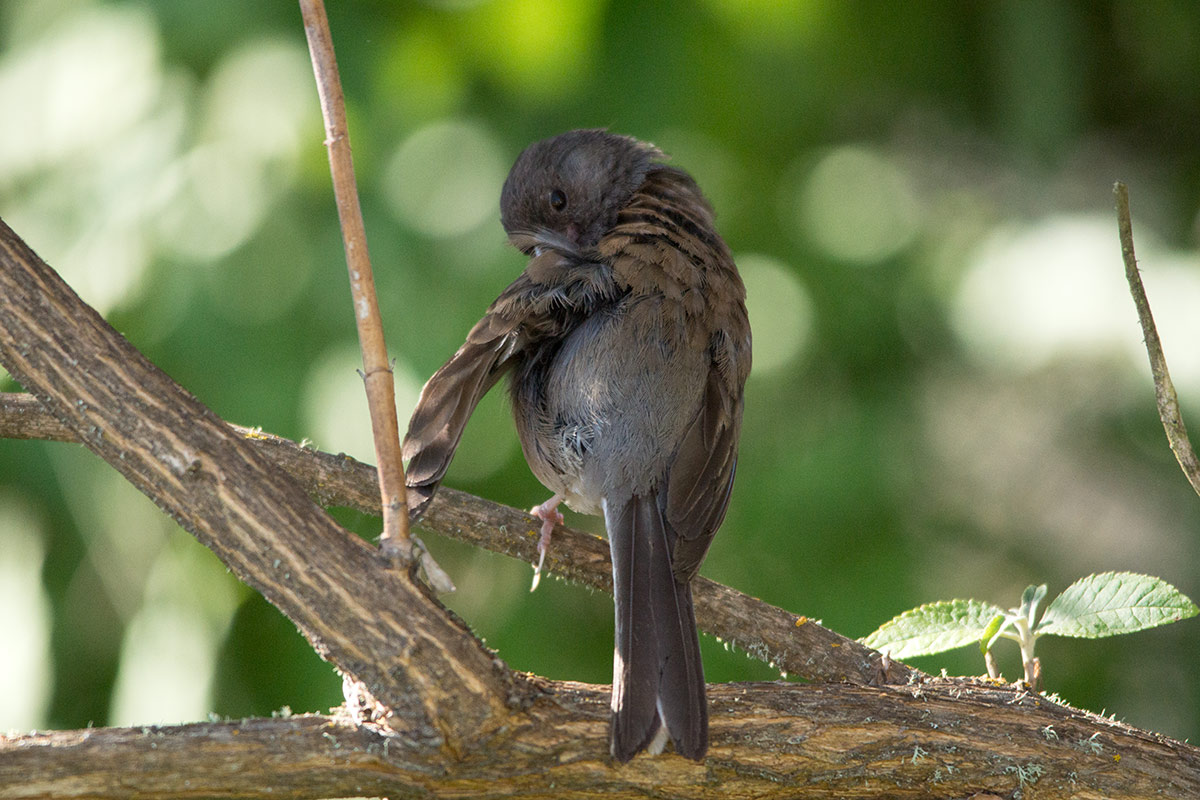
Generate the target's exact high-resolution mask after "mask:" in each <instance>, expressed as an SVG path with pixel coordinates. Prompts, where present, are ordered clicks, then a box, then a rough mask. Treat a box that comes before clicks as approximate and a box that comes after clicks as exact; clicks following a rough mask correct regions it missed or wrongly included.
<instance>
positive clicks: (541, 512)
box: [529, 495, 564, 592]
mask: <svg viewBox="0 0 1200 800" xmlns="http://www.w3.org/2000/svg"><path fill="white" fill-rule="evenodd" d="M561 502H562V497H561V496H559V495H554V497H551V498H550V499H549V500H547V501H546V502H544V503H542V504H541V505H540V506H534V507H533V508H531V509H529V513H530V514H532V515H533V516H535V517H537V518H538V519H540V520H541V521H542V535H541V536H540V537H539V538H538V544H537V550H538V563H537V566H536V567H534V568H533V585H531V586H530V587H529V591H531V592H532V591H535V590H536V589H537V587H538V584H539V583H541V581H542V565H543V564H545V563H546V551H547V550H549V549H550V536H551V535H552V534H553V533H554V526H555V525H561V524H562V523H563V520H564V517H563V515H562V512H561V511H559V510H558V504H559V503H561Z"/></svg>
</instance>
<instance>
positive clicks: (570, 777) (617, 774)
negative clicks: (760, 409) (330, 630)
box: [0, 679, 1200, 800]
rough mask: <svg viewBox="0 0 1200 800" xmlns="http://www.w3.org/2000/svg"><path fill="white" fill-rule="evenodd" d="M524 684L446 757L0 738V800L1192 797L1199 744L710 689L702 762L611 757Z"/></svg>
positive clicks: (259, 740)
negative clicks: (503, 712)
mask: <svg viewBox="0 0 1200 800" xmlns="http://www.w3.org/2000/svg"><path fill="white" fill-rule="evenodd" d="M541 688H542V689H543V690H544V691H542V692H541V693H539V694H538V695H537V696H536V697H535V698H534V700H533V702H532V704H531V705H530V707H529V709H528V711H527V713H526V714H524V715H520V716H518V717H514V718H513V720H512V723H513V724H512V725H511V726H509V727H506V728H504V729H498V730H496V731H495V733H494V735H493V736H491V737H490V738H489V739H488V740H487V742H486V746H485V747H481V748H479V749H476V750H473V751H472V752H470V753H469V754H467V755H466V757H464V758H461V759H455V758H453V757H450V756H448V754H447V753H445V752H444V751H441V750H438V749H436V748H428V747H424V746H422V745H421V744H420V743H417V742H413V741H412V740H410V739H407V738H405V737H404V736H401V735H398V734H395V733H389V732H388V731H386V730H383V729H381V728H376V727H374V726H370V725H360V724H358V723H357V722H355V721H354V720H352V719H348V718H346V717H342V716H335V717H326V716H317V715H304V716H299V717H292V718H288V719H283V718H280V719H253V720H242V721H232V722H220V723H207V724H194V725H181V726H173V727H147V728H114V729H101V730H84V731H66V732H53V733H37V734H30V735H28V736H21V737H15V738H12V739H8V740H5V739H2V738H0V800H8V799H9V798H26V797H31V796H50V797H55V798H77V797H114V798H132V797H145V796H153V797H156V798H163V799H164V800H169V799H170V798H192V797H196V796H216V797H242V798H264V800H265V798H322V797H342V796H347V795H359V796H361V795H368V796H382V795H386V796H389V797H392V798H405V797H412V798H417V797H422V798H425V797H446V798H457V797H465V796H487V797H511V796H520V797H556V798H562V797H572V796H574V797H584V796H586V797H598V796H605V797H644V796H646V795H648V794H652V795H653V796H655V797H661V798H673V797H688V798H713V799H714V800H727V798H730V797H755V798H762V799H763V800H769V799H770V798H872V797H875V798H878V797H887V798H898V799H900V798H966V797H978V796H985V795H983V793H985V792H990V793H993V794H996V795H1000V796H1004V797H1014V796H1016V794H1015V792H1016V791H1017V790H1018V789H1020V790H1022V792H1023V796H1025V797H1036V798H1038V799H1039V800H1054V799H1055V798H1098V797H1104V798H1109V799H1110V800H1123V799H1124V798H1144V797H1150V796H1154V797H1165V798H1189V800H1190V799H1191V798H1195V797H1198V796H1200V749H1197V748H1195V747H1192V746H1190V745H1185V744H1181V743H1179V742H1174V741H1171V740H1170V739H1166V738H1163V737H1158V736H1153V735H1151V734H1146V733H1143V732H1141V731H1138V730H1135V729H1133V728H1130V727H1128V726H1126V725H1122V724H1120V723H1116V722H1112V721H1109V720H1105V719H1103V718H1101V717H1097V716H1095V715H1092V714H1088V713H1086V712H1079V711H1075V710H1072V709H1069V708H1066V707H1064V706H1059V705H1056V704H1054V703H1052V702H1049V701H1048V700H1046V699H1045V698H1042V697H1040V696H1038V695H1035V694H1027V693H1023V692H1019V691H1018V690H1016V689H1014V688H1013V687H1006V686H993V685H990V684H988V683H987V682H976V683H970V684H964V683H962V682H959V681H950V680H945V679H935V680H932V681H930V682H929V683H927V684H925V685H922V686H911V687H862V686H847V685H842V686H834V685H823V686H818V685H807V686H806V685H797V684H780V683H775V684H724V685H720V686H715V687H712V691H711V694H710V697H711V701H712V703H713V716H712V745H711V747H710V749H709V757H708V759H707V760H706V761H705V763H704V764H695V763H693V762H691V761H688V760H686V759H682V758H673V757H659V758H654V757H647V758H639V759H636V760H634V761H633V762H632V763H630V764H628V765H625V766H622V767H615V766H613V765H612V764H611V762H609V760H608V759H607V755H606V753H607V748H606V746H605V742H606V741H607V726H608V708H607V705H608V697H607V694H608V692H607V690H606V688H605V687H597V686H586V685H582V684H575V683H545V684H543V685H542V686H541ZM35 776H36V777H35Z"/></svg>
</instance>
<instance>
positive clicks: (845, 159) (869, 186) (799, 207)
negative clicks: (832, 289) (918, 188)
mask: <svg viewBox="0 0 1200 800" xmlns="http://www.w3.org/2000/svg"><path fill="white" fill-rule="evenodd" d="M805 173H806V174H804V175H803V179H802V181H801V182H800V185H799V186H798V188H797V192H796V195H795V197H794V198H785V204H784V211H785V220H786V221H788V222H794V224H795V225H796V226H797V228H798V229H799V231H800V232H801V233H802V234H803V235H804V236H805V237H806V238H807V239H808V240H809V241H811V242H812V243H813V244H814V245H815V246H816V247H817V248H819V249H820V250H822V251H823V252H824V253H826V254H827V255H828V256H830V257H832V258H836V259H839V260H842V261H846V262H850V263H853V264H864V265H867V264H875V263H878V262H880V261H883V260H885V259H887V258H889V257H891V256H892V255H894V254H896V253H898V252H899V251H901V250H903V249H904V248H905V247H906V246H907V245H908V243H909V242H910V241H912V239H913V237H914V236H916V234H917V230H918V228H919V225H920V213H919V211H920V209H919V206H918V203H917V199H916V196H915V194H914V191H913V187H912V185H911V183H910V181H909V179H908V177H907V175H906V174H905V171H904V169H903V168H902V167H901V166H900V165H899V164H897V163H896V162H895V161H893V160H892V159H889V158H887V157H886V156H885V155H883V154H882V153H879V152H876V151H874V150H871V149H870V148H866V147H860V146H850V147H842V148H838V149H835V150H833V151H831V152H829V153H827V154H825V155H824V156H822V157H821V158H820V159H819V160H818V161H817V162H816V164H814V165H813V166H812V168H811V169H808V170H806V171H805Z"/></svg>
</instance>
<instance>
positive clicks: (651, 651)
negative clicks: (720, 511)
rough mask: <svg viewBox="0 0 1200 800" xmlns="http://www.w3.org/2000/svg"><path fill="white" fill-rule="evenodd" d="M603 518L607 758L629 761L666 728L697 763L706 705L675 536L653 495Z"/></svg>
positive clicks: (681, 750) (704, 739) (705, 744)
mask: <svg viewBox="0 0 1200 800" xmlns="http://www.w3.org/2000/svg"><path fill="white" fill-rule="evenodd" d="M605 517H606V524H607V527H608V537H609V541H610V543H611V545H612V553H613V589H614V597H615V601H616V602H615V605H616V647H615V649H614V654H613V699H612V709H613V717H612V728H611V740H610V745H611V750H612V755H613V758H615V759H616V760H617V761H619V762H626V761H628V760H630V759H631V758H633V757H634V756H635V755H636V754H637V753H639V752H640V751H642V750H643V749H646V747H647V746H649V745H650V744H651V742H652V741H653V740H654V739H655V736H656V734H658V733H659V730H660V728H661V727H663V726H664V725H665V727H666V732H667V734H668V735H669V736H670V738H671V741H672V742H674V744H675V750H676V752H678V753H679V754H680V755H683V756H686V757H687V758H691V759H695V760H700V759H702V758H703V757H704V754H705V752H706V751H707V749H708V702H707V699H706V697H705V690H704V669H703V665H702V663H701V660H700V644H699V640H698V638H697V634H696V620H695V615H694V613H693V610H692V592H691V587H690V585H689V584H687V583H680V582H678V581H676V580H675V576H674V574H673V572H672V569H671V552H672V550H673V547H674V540H675V538H676V536H675V534H674V532H673V531H671V530H670V528H669V527H668V526H667V524H666V522H665V520H664V518H663V513H662V509H661V507H660V505H659V503H658V499H657V498H656V497H654V496H635V497H633V498H632V499H630V500H629V501H628V502H627V503H625V504H623V505H621V506H619V507H612V508H610V507H608V506H607V505H606V507H605Z"/></svg>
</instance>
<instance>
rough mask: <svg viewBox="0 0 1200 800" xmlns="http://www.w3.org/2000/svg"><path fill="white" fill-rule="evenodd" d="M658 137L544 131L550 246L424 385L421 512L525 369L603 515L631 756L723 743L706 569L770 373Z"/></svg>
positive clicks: (414, 483)
mask: <svg viewBox="0 0 1200 800" xmlns="http://www.w3.org/2000/svg"><path fill="white" fill-rule="evenodd" d="M663 158H664V156H663V154H662V153H661V152H660V151H659V150H658V149H657V148H655V147H654V146H653V145H650V144H646V143H643V142H640V141H638V140H636V139H632V138H629V137H625V136H617V135H614V134H611V133H607V132H605V131H602V130H577V131H571V132H568V133H564V134H562V135H560V136H556V137H553V138H550V139H546V140H543V141H540V142H536V143H534V144H532V145H530V146H529V147H528V148H526V149H525V151H524V152H523V153H521V155H520V156H519V157H518V158H517V161H516V163H515V164H514V165H513V168H512V171H511V172H510V173H509V176H508V180H506V181H505V183H504V189H503V192H502V193H501V200H500V209H501V215H500V218H501V221H502V222H503V224H504V229H505V231H506V232H507V233H508V238H509V240H510V241H511V242H512V243H513V244H514V245H515V246H516V247H517V248H518V249H520V250H521V251H522V252H523V253H525V254H527V255H529V256H530V260H529V264H528V266H526V268H525V271H524V272H522V273H521V275H520V276H519V277H518V278H517V279H516V280H515V281H514V282H513V283H512V284H511V285H510V286H509V287H508V288H507V289H505V290H504V291H503V292H502V293H501V294H500V296H499V297H498V298H497V299H496V301H495V302H494V303H492V305H491V307H490V308H488V310H487V313H486V314H485V315H484V317H483V319H481V320H480V321H479V323H478V324H476V325H475V327H474V328H473V329H472V330H471V332H470V333H469V334H468V335H467V341H466V343H465V344H464V345H463V346H462V347H461V348H459V350H458V352H457V353H455V354H454V356H453V357H452V358H451V359H450V360H449V361H448V362H446V364H445V366H443V367H442V368H441V369H439V370H438V371H437V372H436V373H435V374H434V376H433V377H432V378H430V379H429V382H428V383H427V384H425V388H424V389H423V390H422V392H421V398H420V401H419V402H418V403H417V408H416V410H415V411H414V412H413V416H412V420H411V421H410V423H409V429H408V435H407V437H406V438H405V441H404V455H405V457H406V458H411V462H410V463H409V467H408V487H409V490H408V491H409V494H408V497H409V506H410V510H411V512H412V513H413V514H414V515H417V514H419V513H420V512H421V511H422V510H423V509H424V508H425V506H426V505H427V504H428V502H429V500H430V499H431V498H432V496H433V493H434V492H435V491H436V490H437V486H438V483H439V482H440V481H441V479H442V477H443V476H444V475H445V473H446V468H447V467H448V466H449V465H450V459H451V458H452V457H453V455H454V450H455V448H456V447H457V446H458V442H459V439H460V437H461V436H462V432H463V427H464V426H465V425H466V422H467V418H468V417H470V415H471V412H472V411H473V410H474V408H475V406H476V404H477V403H478V402H479V399H480V398H481V397H482V396H483V394H484V393H485V392H486V391H487V390H488V389H490V388H491V387H492V386H493V385H494V384H495V383H496V381H497V380H498V379H499V378H500V376H501V375H503V374H505V373H507V374H508V375H509V376H510V382H509V388H510V392H511V395H512V404H513V415H514V417H515V419H516V426H517V433H518V435H519V436H520V439H521V447H522V449H523V450H524V452H525V459H526V461H528V462H529V466H530V468H531V469H532V470H533V473H534V474H535V475H536V476H537V477H538V479H539V480H540V481H541V482H542V483H543V484H544V485H545V486H546V487H548V488H549V489H550V490H551V491H552V492H553V493H554V497H552V498H551V499H550V500H549V501H547V502H546V503H545V504H543V505H541V506H538V507H537V508H536V509H534V513H536V514H538V515H539V516H540V517H541V518H542V519H543V520H544V521H545V524H544V525H543V539H542V542H541V545H540V547H541V548H542V552H543V555H544V552H545V551H544V548H545V545H546V543H547V540H548V537H549V532H550V530H551V529H552V528H553V526H554V524H555V522H556V521H561V519H562V518H561V515H559V514H558V512H557V510H556V508H557V505H558V503H559V502H562V501H565V502H566V504H567V505H568V506H570V507H571V508H573V509H575V510H577V511H581V512H584V513H588V514H603V515H604V521H605V526H606V528H607V530H608V538H609V543H610V546H611V549H612V564H613V594H614V597H615V605H616V646H615V648H614V658H613V687H612V712H613V715H612V725H611V736H610V746H611V751H612V755H613V757H614V758H615V759H616V760H617V761H620V762H625V761H628V760H629V759H631V758H633V756H634V755H636V754H637V753H638V752H640V751H641V750H644V749H649V751H650V752H654V753H657V752H660V751H661V749H662V747H663V745H664V744H665V742H666V738H667V737H669V738H670V739H671V740H672V741H673V742H674V745H675V750H676V752H678V753H680V754H681V755H684V756H686V757H688V758H691V759H696V760H700V759H702V758H703V757H704V754H705V752H706V750H707V748H708V705H707V701H706V699H705V688H704V669H703V665H702V664H701V661H700V645H699V640H698V638H697V634H696V620H695V615H694V613H693V610H692V592H691V584H690V582H691V579H692V578H693V577H694V576H695V575H696V572H697V570H698V569H699V568H700V562H701V561H703V560H704V556H705V554H706V553H707V551H708V547H709V544H710V543H711V542H712V539H713V536H714V535H715V534H716V532H717V528H718V527H719V526H720V524H721V521H722V520H723V519H724V517H725V509H726V507H727V505H728V503H729V494H730V490H731V488H732V486H733V477H734V470H735V467H736V465H737V447H738V435H739V433H740V430H741V420H742V390H743V386H744V384H745V381H746V376H747V374H748V373H749V371H750V323H749V320H748V319H747V317H746V306H745V296H746V292H745V288H744V287H743V285H742V281H741V278H740V277H739V276H738V273H737V268H736V267H735V266H734V263H733V258H732V257H731V256H730V254H729V249H728V248H727V247H726V246H725V243H724V242H723V241H722V240H721V237H720V236H718V235H717V233H716V230H715V228H714V226H713V213H712V209H711V208H710V207H709V205H708V202H707V201H706V200H705V199H704V196H703V194H701V192H700V189H699V187H698V186H697V185H696V182H695V181H694V180H692V178H691V177H690V176H689V175H688V174H687V173H685V172H683V171H682V170H679V169H676V168H673V167H669V166H666V165H664V164H663V163H661V161H662V159H663Z"/></svg>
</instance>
